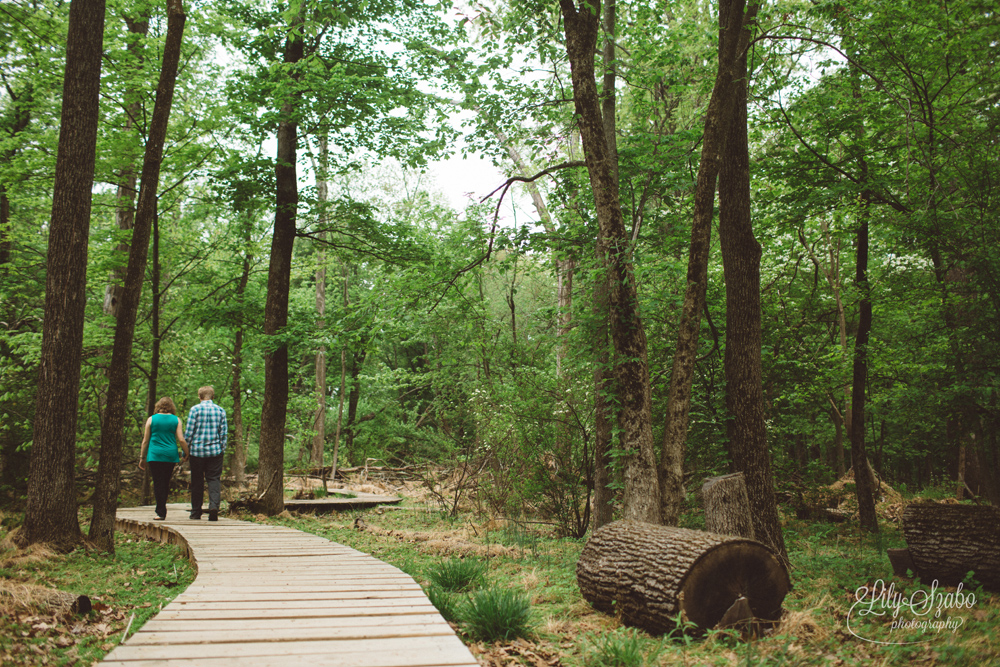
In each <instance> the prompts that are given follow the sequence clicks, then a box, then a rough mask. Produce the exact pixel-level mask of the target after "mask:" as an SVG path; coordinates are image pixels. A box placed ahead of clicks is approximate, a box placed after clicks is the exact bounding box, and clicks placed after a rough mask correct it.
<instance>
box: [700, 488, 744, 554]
mask: <svg viewBox="0 0 1000 667" xmlns="http://www.w3.org/2000/svg"><path fill="white" fill-rule="evenodd" d="M701 497H702V504H703V505H704V507H705V530H707V531H708V532H710V533H718V534H720V535H735V536H737V537H747V538H752V537H753V523H752V522H751V521H750V497H749V496H747V484H746V481H745V480H744V479H743V473H741V472H738V473H734V474H732V475H723V476H721V477H709V478H707V479H706V480H705V484H704V485H703V486H702V487H701Z"/></svg>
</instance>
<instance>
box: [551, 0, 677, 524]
mask: <svg viewBox="0 0 1000 667" xmlns="http://www.w3.org/2000/svg"><path fill="white" fill-rule="evenodd" d="M559 6H560V8H561V10H562V15H563V22H564V26H565V33H566V53H567V55H568V57H569V62H570V69H571V71H572V79H573V99H574V103H575V107H576V114H577V125H578V128H579V130H580V138H581V139H582V141H583V150H584V157H585V161H586V163H587V172H588V174H589V176H590V187H591V190H592V191H593V195H594V203H595V206H596V209H597V220H598V224H599V226H600V229H601V233H602V234H603V235H604V239H605V242H606V243H607V248H608V253H607V257H608V271H607V274H608V285H609V295H608V296H609V307H610V313H611V318H610V319H611V322H610V328H611V340H612V343H613V344H614V347H615V353H616V364H615V380H616V390H617V393H618V401H619V407H618V409H619V413H618V415H619V417H618V419H619V424H620V425H621V427H622V449H623V450H624V451H625V452H626V456H625V493H624V497H623V504H622V516H623V518H625V519H632V520H635V521H646V522H649V523H658V522H659V519H660V516H659V515H660V512H659V506H660V491H659V486H658V483H657V478H656V454H655V452H654V450H653V428H652V416H651V403H652V399H651V394H650V386H649V362H648V359H647V355H646V332H645V329H644V328H643V325H642V320H641V318H640V316H639V304H638V298H637V294H636V286H635V276H634V274H633V272H632V263H631V252H630V250H631V246H630V243H629V235H628V234H627V233H626V231H625V224H624V221H623V219H622V211H621V204H620V202H619V200H618V180H617V178H616V176H615V168H614V164H613V163H614V161H615V156H614V155H612V154H611V152H610V150H609V147H608V140H607V137H606V136H605V130H604V121H603V118H602V116H601V100H600V97H599V96H598V92H597V82H596V79H595V78H594V77H595V74H594V52H595V51H596V49H597V36H598V33H599V32H600V7H599V5H598V6H596V7H595V6H594V5H593V4H591V3H589V2H587V1H586V0H583V1H582V2H581V4H580V7H579V8H577V7H576V5H575V4H574V3H573V0H560V2H559Z"/></svg>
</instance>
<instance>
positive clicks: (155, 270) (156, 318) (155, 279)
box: [142, 212, 163, 505]
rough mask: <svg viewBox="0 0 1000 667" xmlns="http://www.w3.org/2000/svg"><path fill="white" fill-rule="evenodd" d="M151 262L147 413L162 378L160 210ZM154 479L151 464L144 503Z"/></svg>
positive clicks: (144, 486) (156, 216)
mask: <svg viewBox="0 0 1000 667" xmlns="http://www.w3.org/2000/svg"><path fill="white" fill-rule="evenodd" d="M150 263H151V264H152V267H151V269H150V272H149V273H150V288H151V290H152V297H153V304H152V314H151V318H150V319H151V321H152V332H151V333H152V334H153V349H152V350H150V355H149V380H148V383H147V385H146V414H147V415H151V414H153V410H155V409H156V400H157V397H156V391H157V383H158V381H159V379H160V336H161V333H160V302H161V300H162V296H163V295H162V294H160V215H159V213H158V212H154V213H153V256H152V258H151V261H150ZM151 481H152V480H151V479H150V476H149V466H146V467H145V469H143V471H142V504H143V505H148V504H149V491H150V489H149V485H150V482H151Z"/></svg>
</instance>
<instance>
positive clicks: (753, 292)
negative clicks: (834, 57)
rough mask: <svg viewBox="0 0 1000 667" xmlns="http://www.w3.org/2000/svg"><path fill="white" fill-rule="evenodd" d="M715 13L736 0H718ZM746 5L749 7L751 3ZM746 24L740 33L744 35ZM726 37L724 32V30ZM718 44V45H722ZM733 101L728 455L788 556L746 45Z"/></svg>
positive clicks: (722, 235)
mask: <svg viewBox="0 0 1000 667" xmlns="http://www.w3.org/2000/svg"><path fill="white" fill-rule="evenodd" d="M719 4H720V8H719V9H720V21H721V22H722V24H723V25H725V24H726V22H727V21H728V20H729V18H730V12H731V11H733V5H734V0H722V1H721V2H720V3H719ZM751 11H755V10H754V9H753V8H751ZM749 32H750V31H749V29H747V28H744V32H743V34H742V35H741V41H745V42H748V41H749ZM725 38H730V37H729V36H726V37H725ZM723 50H724V49H723ZM734 74H735V76H736V80H735V81H734V82H733V85H734V86H735V88H736V103H735V106H734V108H733V113H732V115H731V117H730V118H731V120H730V123H729V129H728V135H729V136H728V138H727V139H726V148H725V152H724V155H725V158H724V159H723V161H722V168H721V171H720V173H719V240H720V243H721V245H722V263H723V270H724V273H725V279H726V355H725V371H726V404H727V406H728V408H729V412H730V415H731V417H732V418H731V419H730V421H729V423H728V430H729V441H730V448H731V451H732V456H733V463H734V465H735V468H736V470H737V471H738V472H742V473H743V477H744V480H745V481H746V488H747V496H748V499H749V501H750V519H751V524H752V526H753V532H754V538H755V539H756V540H757V541H759V542H763V543H764V544H766V545H767V546H769V547H771V549H773V550H774V552H775V553H776V554H777V555H778V556H779V557H780V558H781V560H782V561H783V562H784V563H786V564H787V563H788V553H787V551H786V550H785V540H784V537H783V536H782V533H781V520H780V518H779V517H778V506H777V501H776V499H775V496H774V479H773V477H772V475H771V452H770V451H769V450H768V446H767V427H766V425H765V420H764V391H763V387H762V380H761V312H760V257H761V247H760V243H758V242H757V239H756V238H755V237H754V233H753V225H752V222H751V219H750V154H749V145H748V141H747V76H748V72H747V52H746V51H745V50H741V51H740V52H738V53H737V54H736V63H735V67H734Z"/></svg>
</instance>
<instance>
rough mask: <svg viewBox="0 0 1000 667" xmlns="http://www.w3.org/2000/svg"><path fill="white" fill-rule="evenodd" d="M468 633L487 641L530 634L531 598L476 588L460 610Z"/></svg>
mask: <svg viewBox="0 0 1000 667" xmlns="http://www.w3.org/2000/svg"><path fill="white" fill-rule="evenodd" d="M462 621H463V623H464V626H465V629H466V630H467V631H468V633H469V634H470V635H472V636H473V637H475V638H476V639H479V640H481V641H486V642H494V641H499V640H503V641H510V640H512V639H518V638H520V637H527V636H528V635H529V634H531V601H530V600H528V598H526V597H525V596H524V595H522V594H521V593H518V592H517V591H512V590H509V589H487V590H484V591H479V592H478V593H476V594H475V595H473V596H472V597H471V598H469V603H468V605H466V606H465V607H464V608H463V610H462Z"/></svg>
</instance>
